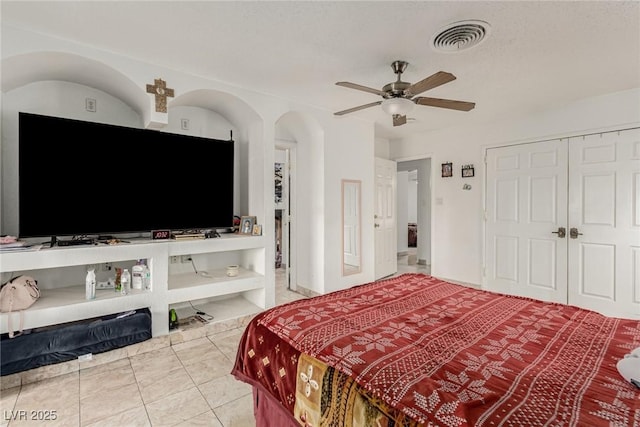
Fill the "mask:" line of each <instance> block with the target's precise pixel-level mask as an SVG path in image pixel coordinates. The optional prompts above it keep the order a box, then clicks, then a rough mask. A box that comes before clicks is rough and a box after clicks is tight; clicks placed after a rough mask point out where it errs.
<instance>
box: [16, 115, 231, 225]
mask: <svg viewBox="0 0 640 427" xmlns="http://www.w3.org/2000/svg"><path fill="white" fill-rule="evenodd" d="M18 129H19V137H18V138H19V157H18V158H19V160H18V167H19V172H18V179H19V183H18V192H19V195H18V200H19V206H18V230H19V236H20V237H21V238H25V237H44V236H48V237H62V236H85V235H88V236H93V235H113V234H121V233H145V232H151V231H152V230H172V231H179V230H180V231H182V230H202V229H221V228H226V227H231V226H232V225H233V191H234V183H233V176H234V171H233V169H234V143H233V141H232V140H218V139H210V138H203V137H195V136H187V135H178V134H173V133H167V132H160V131H155V130H148V129H136V128H130V127H124V126H114V125H107V124H100V123H92V122H86V121H80V120H72V119H65V118H59V117H51V116H44V115H38V114H31V113H24V112H20V113H19V128H18Z"/></svg>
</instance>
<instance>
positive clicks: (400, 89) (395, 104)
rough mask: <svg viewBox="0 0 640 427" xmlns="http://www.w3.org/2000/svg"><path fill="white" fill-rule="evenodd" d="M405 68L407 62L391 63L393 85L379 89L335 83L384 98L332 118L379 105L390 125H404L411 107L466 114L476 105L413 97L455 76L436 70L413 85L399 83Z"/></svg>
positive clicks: (447, 81)
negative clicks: (391, 120)
mask: <svg viewBox="0 0 640 427" xmlns="http://www.w3.org/2000/svg"><path fill="white" fill-rule="evenodd" d="M407 65H409V63H408V62H405V61H394V62H393V63H392V64H391V68H392V69H393V72H394V73H395V74H397V75H398V79H397V80H396V81H395V82H392V83H389V84H386V85H385V86H384V87H383V88H382V89H381V90H378V89H373V88H370V87H366V86H362V85H359V84H355V83H351V82H337V83H336V85H338V86H344V87H348V88H351V89H357V90H362V91H364V92H369V93H373V94H376V95H380V96H381V97H382V98H384V99H383V100H381V101H376V102H371V103H369V104H364V105H360V106H358V107H353V108H349V109H347V110H342V111H338V112H337V113H333V114H334V115H336V116H342V115H344V114H348V113H353V112H355V111H359V110H363V109H365V108H369V107H374V106H376V105H382V109H383V110H384V111H385V112H386V113H387V114H391V116H392V117H393V125H394V126H400V125H403V124H405V123H407V116H406V114H407V113H408V112H409V111H411V110H412V109H413V106H414V105H415V104H418V105H427V106H430V107H439V108H449V109H451V110H459V111H469V110H472V109H473V108H474V107H475V106H476V104H475V102H466V101H454V100H451V99H440V98H428V97H425V96H416V95H418V94H421V93H422V92H424V91H427V90H429V89H433V88H435V87H438V86H440V85H443V84H445V83H449V82H451V81H453V80H455V79H456V76H454V75H453V74H451V73H447V72H444V71H438V72H437V73H435V74H432V75H431V76H429V77H427V78H425V79H422V80H420V81H419V82H417V83H413V84H411V83H407V82H403V81H402V80H401V77H402V73H403V72H404V71H405V70H406V69H407Z"/></svg>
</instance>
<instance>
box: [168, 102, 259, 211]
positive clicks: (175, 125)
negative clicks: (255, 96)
mask: <svg viewBox="0 0 640 427" xmlns="http://www.w3.org/2000/svg"><path fill="white" fill-rule="evenodd" d="M168 119H169V122H168V124H167V126H166V127H165V128H164V129H163V130H164V131H168V132H178V133H187V134H193V135H198V136H205V137H210V138H217V139H230V138H233V140H234V142H235V153H236V157H235V162H236V163H235V167H234V171H235V183H236V191H234V197H235V200H234V206H235V207H236V213H237V214H241V213H242V212H248V211H249V208H248V206H249V200H248V199H249V176H248V174H249V152H250V150H251V148H252V147H255V148H256V149H257V148H258V147H260V146H262V144H263V142H262V139H261V138H259V137H258V136H256V135H254V134H252V133H251V132H250V130H251V129H252V128H256V127H258V128H260V129H262V126H263V119H262V118H261V117H260V115H259V114H258V113H257V112H256V111H255V110H254V109H253V108H252V107H251V106H249V104H247V103H246V102H245V101H244V100H242V99H240V98H238V97H237V96H235V95H232V94H229V93H226V92H222V91H218V90H213V89H196V90H193V91H189V92H186V93H183V94H179V95H177V96H176V97H175V99H172V100H171V101H169V104H168ZM196 160H197V161H201V162H203V163H204V164H205V166H206V167H215V161H216V159H196Z"/></svg>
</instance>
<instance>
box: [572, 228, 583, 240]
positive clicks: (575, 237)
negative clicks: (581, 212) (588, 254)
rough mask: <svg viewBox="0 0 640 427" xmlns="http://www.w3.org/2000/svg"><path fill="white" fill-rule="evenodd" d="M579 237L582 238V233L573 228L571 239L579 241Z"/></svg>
mask: <svg viewBox="0 0 640 427" xmlns="http://www.w3.org/2000/svg"><path fill="white" fill-rule="evenodd" d="M578 236H582V233H578V229H577V228H576V227H571V228H570V229H569V237H571V238H572V239H577V238H578Z"/></svg>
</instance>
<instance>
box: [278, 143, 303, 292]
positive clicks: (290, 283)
mask: <svg viewBox="0 0 640 427" xmlns="http://www.w3.org/2000/svg"><path fill="white" fill-rule="evenodd" d="M296 148H297V142H296V141H289V140H284V139H276V140H275V149H276V150H281V151H282V150H283V151H285V152H286V153H285V157H286V159H287V161H286V163H285V168H286V169H287V170H286V171H285V173H284V176H287V177H288V183H287V185H288V191H287V192H288V196H289V203H288V208H289V210H288V212H287V213H286V214H287V215H286V216H287V218H286V222H285V218H284V215H283V221H282V227H283V239H284V227H285V225H287V226H288V230H289V231H288V234H289V239H288V242H287V252H288V256H287V263H286V274H285V282H286V283H285V285H286V287H287V289H289V290H291V291H295V290H296V289H297V283H298V280H297V275H296V266H297V245H296V241H297V221H296V217H295V214H296V203H297V200H298V199H297V192H296V182H297V180H296V155H297V154H296ZM274 165H275V162H274ZM274 167H275V166H274ZM284 176H283V178H284ZM273 214H274V215H275V211H274V213H273Z"/></svg>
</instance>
